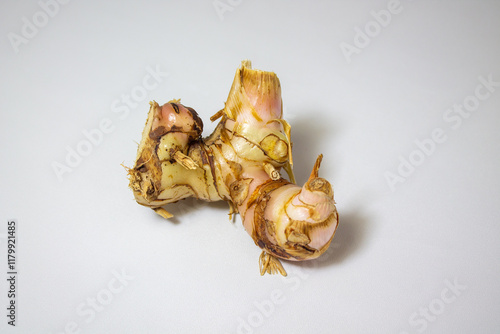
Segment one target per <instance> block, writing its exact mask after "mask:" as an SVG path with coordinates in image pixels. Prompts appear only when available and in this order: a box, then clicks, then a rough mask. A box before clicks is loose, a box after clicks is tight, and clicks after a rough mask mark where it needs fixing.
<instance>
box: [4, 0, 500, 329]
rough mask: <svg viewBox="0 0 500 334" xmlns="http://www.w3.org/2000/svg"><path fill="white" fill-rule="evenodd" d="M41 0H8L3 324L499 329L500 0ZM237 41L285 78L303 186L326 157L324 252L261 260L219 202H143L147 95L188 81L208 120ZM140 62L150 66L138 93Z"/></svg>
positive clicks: (189, 99)
mask: <svg viewBox="0 0 500 334" xmlns="http://www.w3.org/2000/svg"><path fill="white" fill-rule="evenodd" d="M41 3H42V5H40V4H39V3H38V2H37V1H24V2H22V3H18V2H15V1H3V2H2V4H1V5H0V13H1V14H0V22H1V23H0V36H1V37H2V38H1V40H0V51H1V57H2V65H1V70H0V71H1V72H0V78H1V79H0V84H1V86H0V88H1V92H2V93H1V95H0V112H1V120H0V122H1V124H0V140H1V150H0V156H1V162H2V163H1V166H0V182H1V188H0V189H1V190H0V196H1V197H0V256H1V258H0V268H1V270H0V272H2V273H3V274H0V278H1V279H0V282H1V283H0V305H1V307H0V309H1V310H3V311H0V319H1V320H0V332H2V333H47V334H48V333H53V334H55V333H72V332H74V333H271V332H276V333H299V332H302V333H396V334H402V333H420V332H425V333H497V332H498V328H499V326H500V320H499V319H500V318H499V317H498V313H499V311H500V289H499V284H498V282H499V281H500V260H499V259H500V257H499V255H500V252H499V251H500V243H499V241H498V240H499V236H500V222H499V217H500V212H499V208H498V205H499V199H500V191H499V188H500V176H499V172H498V171H499V169H500V159H499V148H498V147H499V142H500V135H499V132H498V129H499V125H500V116H499V107H500V85H499V82H500V62H499V60H500V20H499V17H500V3H499V2H497V1H424V0H422V1H410V0H401V1H400V3H399V5H398V6H395V7H394V8H395V11H397V13H392V14H391V17H390V18H388V17H387V16H385V17H384V16H383V13H388V12H387V8H388V2H387V1H355V2H354V1H317V2H306V1H264V0H261V1H250V0H242V1H239V0H231V1H230V0H220V2H218V3H217V2H215V3H216V4H218V6H219V7H217V8H218V9H217V8H216V6H214V1H212V0H206V1H183V2H180V1H178V2H175V3H173V2H166V1H144V2H139V1H106V2H97V1H94V2H89V1H71V2H69V3H67V4H59V5H58V8H56V7H55V6H54V5H53V3H54V2H53V1H52V2H50V1H49V0H41ZM44 3H52V5H51V6H52V7H50V6H49V7H47V6H45V7H47V8H49V9H46V10H48V11H51V13H50V14H51V16H49V15H48V14H44V11H43V9H42V6H43V4H44ZM221 4H226V7H223V5H221ZM391 8H392V7H391ZM394 8H392V9H394ZM372 11H374V13H375V14H373V13H371V12H372ZM376 13H379V14H376ZM381 13H382V14H381ZM389 13H390V12H389ZM377 15H378V16H379V20H384V19H385V21H381V22H382V23H383V24H384V25H385V26H384V27H382V26H381V24H380V23H377V21H376V19H375V16H377ZM44 19H45V20H44ZM33 24H38V27H37V26H36V25H34V29H35V30H34V29H33V27H32V29H31V30H30V28H29V26H30V25H33ZM365 29H368V30H369V29H372V30H369V31H368V33H369V35H371V37H370V36H368V41H367V39H366V38H365V39H363V36H362V35H364V34H365V33H363V31H365ZM359 31H361V33H360V32H359ZM21 40H22V42H20V41H21ZM16 41H17V42H16ZM342 43H344V44H342ZM363 43H364V44H363ZM347 44H349V45H351V49H352V48H354V47H356V48H357V51H356V52H355V53H352V54H350V55H349V54H348V53H346V52H343V51H342V47H344V49H345V48H346V47H347V46H346V45H347ZM347 48H348V47H347ZM247 58H248V59H251V60H252V63H253V67H254V68H258V69H262V70H268V71H274V72H276V73H277V74H278V77H279V78H280V80H281V86H282V96H283V101H284V106H285V116H284V117H285V118H286V119H288V120H289V122H290V123H291V125H292V139H293V142H294V152H293V154H294V160H295V166H294V170H295V174H296V176H297V181H298V182H299V183H300V184H302V183H303V182H304V181H305V180H306V177H307V175H308V174H309V173H310V170H311V168H312V165H313V163H314V160H315V158H316V156H317V155H318V154H319V153H323V154H324V156H325V157H324V160H323V164H322V168H321V170H320V175H321V176H323V177H325V178H327V179H328V180H329V181H330V182H331V183H332V185H333V187H334V191H335V199H336V201H337V203H338V211H339V214H340V226H339V228H338V231H337V235H336V236H335V239H334V241H333V243H332V245H331V248H330V251H329V252H328V253H326V254H325V255H323V257H322V258H320V259H318V260H316V261H311V262H308V263H307V262H306V263H299V264H295V263H289V262H285V263H284V267H285V269H286V270H287V271H288V273H289V276H288V277H287V278H281V277H279V276H269V275H266V276H264V277H261V276H260V274H259V269H258V256H259V254H260V249H259V248H258V247H256V246H255V245H254V243H253V241H252V239H251V238H250V236H248V235H247V233H246V232H245V230H244V229H243V227H242V225H241V220H240V218H239V217H238V218H237V219H236V222H235V223H230V222H228V219H227V212H228V207H227V205H226V204H225V203H214V204H207V203H202V202H197V201H194V200H186V201H183V202H181V203H179V204H178V205H171V206H168V210H169V211H172V212H173V213H174V214H176V215H177V216H176V218H175V219H173V220H172V221H166V220H164V219H162V218H161V217H159V216H157V215H156V214H155V213H154V212H152V211H151V210H149V209H147V208H145V207H142V206H139V205H138V204H136V203H135V201H134V199H133V196H132V192H131V191H130V189H128V181H127V177H126V172H125V170H124V168H123V167H122V166H121V165H120V164H121V163H124V164H125V165H128V166H131V165H132V164H133V162H134V158H135V155H136V149H137V144H136V142H138V141H139V140H140V138H141V131H142V128H143V126H144V122H145V120H146V116H147V111H148V109H149V105H148V102H149V101H150V100H153V99H154V100H156V101H157V102H158V103H160V104H162V103H165V102H167V101H168V100H170V99H172V98H182V102H183V103H184V104H186V105H188V106H191V107H193V108H195V109H196V110H197V111H198V113H199V114H200V116H201V118H202V119H203V120H204V121H205V131H204V134H205V135H208V134H209V133H210V132H211V130H213V128H214V125H213V124H210V121H209V117H210V116H211V115H212V114H214V113H215V112H216V111H218V110H219V109H221V108H222V107H223V105H224V104H223V103H224V101H225V100H226V97H227V94H228V92H229V88H230V86H231V83H232V79H233V76H234V73H235V71H236V68H237V67H238V66H239V64H240V61H241V60H243V59H247ZM148 69H149V71H151V70H155V69H158V71H159V72H161V73H162V74H161V75H159V76H158V81H156V82H155V81H154V80H150V81H148V83H149V86H148V87H149V88H151V85H153V84H154V86H155V88H154V89H147V90H146V89H145V88H144V87H143V88H141V87H142V85H143V79H144V78H145V77H146V76H147V75H148ZM164 73H168V76H167V75H165V74H164ZM480 77H482V78H483V79H484V80H488V77H490V81H493V82H494V84H490V87H489V88H490V90H491V91H488V88H486V87H485V86H481V85H482V84H481V81H480V79H479V78H480ZM478 86H481V87H479V88H477V87H478ZM144 92H146V94H144ZM477 92H479V94H480V96H481V98H482V100H480V99H477V98H476V97H475V94H477ZM132 94H135V95H133V96H134V97H135V100H134V97H131V99H132V100H131V103H130V105H129V106H127V104H126V103H125V102H124V100H123V99H124V98H126V97H125V95H128V96H131V95H132ZM141 94H142V95H141ZM474 102H478V104H477V105H474ZM464 103H470V105H469V106H468V108H469V109H473V111H472V112H470V116H468V117H466V118H460V120H461V123H458V122H460V120H457V115H458V114H456V113H454V114H451V113H450V111H449V110H450V108H453V106H454V105H457V106H460V105H463V104H464ZM118 108H121V109H118ZM119 110H121V112H115V111H119ZM464 110H465V109H464ZM126 111H127V113H126V114H125V112H126ZM451 112H453V110H452V111H451ZM452 116H453V117H455V118H453V119H450V117H452ZM447 117H448V118H447ZM106 119H108V120H107V121H106ZM446 119H448V120H446ZM101 122H104V123H106V122H111V123H110V124H111V126H110V129H108V130H109V131H108V133H105V134H103V135H102V138H98V136H97V137H95V138H94V141H95V144H91V146H90V147H89V146H88V139H87V137H86V136H85V135H84V132H85V131H87V132H89V131H90V132H91V131H92V130H93V129H97V128H99V125H100V123H101ZM436 129H438V130H437V131H438V132H439V131H441V132H442V135H441V137H440V141H441V142H440V143H436V144H434V147H432V146H433V145H432V144H429V140H428V139H429V138H431V136H432V133H433V131H435V130H436ZM439 129H441V130H439ZM86 141H87V144H85V142H86ZM416 141H419V142H425V143H427V153H428V154H426V155H425V154H424V153H422V151H419V148H418V146H417V144H416ZM86 145H87V146H86ZM78 148H80V150H82V149H83V150H85V149H86V150H87V152H86V153H87V156H83V157H81V161H76V162H75V160H73V167H70V166H69V165H68V162H67V161H66V159H67V156H68V152H69V150H77V149H78ZM419 152H420V153H419ZM410 158H411V159H412V161H413V162H414V163H415V164H417V165H418V166H416V167H414V168H409V167H408V165H407V166H406V167H405V166H403V165H405V163H404V162H402V161H403V160H406V161H409V160H410ZM57 164H60V165H59V166H61V165H64V166H66V167H67V169H66V170H65V172H64V173H63V174H62V175H60V179H61V180H60V179H59V178H58V176H57V173H56V172H55V170H54V165H57ZM406 164H408V163H406ZM405 168H406V169H405ZM69 169H70V170H71V171H69ZM398 169H400V172H401V173H402V175H399V176H398ZM391 173H392V174H391ZM388 175H392V176H391V177H392V179H393V180H396V181H394V182H395V183H394V184H393V186H392V187H391V184H390V182H388V181H387V177H388ZM396 176H397V177H399V179H394V177H396ZM402 180H404V181H405V182H400V181H402ZM8 219H16V220H17V222H18V230H17V234H18V244H17V247H18V250H17V265H18V267H17V269H18V272H19V276H18V285H17V292H18V295H17V299H16V302H17V304H16V305H17V320H16V327H15V328H12V327H11V326H9V325H7V320H8V319H7V317H6V314H7V310H6V307H7V303H8V302H9V300H8V298H7V290H8V286H7V282H6V279H5V278H2V277H6V276H7V275H6V272H7V268H6V248H7V246H6V239H5V238H6V236H7V234H6V233H7V221H8ZM117 273H122V274H123V275H125V279H124V281H123V282H120V281H117V280H116V279H115V278H114V277H115V275H117ZM4 275H5V276H4ZM449 286H454V288H453V289H450V288H449ZM112 291H114V292H112ZM92 300H96V302H95V303H97V304H96V305H95V306H94V308H92V306H91V304H92ZM101 303H102V304H104V305H101ZM97 310H98V311H97Z"/></svg>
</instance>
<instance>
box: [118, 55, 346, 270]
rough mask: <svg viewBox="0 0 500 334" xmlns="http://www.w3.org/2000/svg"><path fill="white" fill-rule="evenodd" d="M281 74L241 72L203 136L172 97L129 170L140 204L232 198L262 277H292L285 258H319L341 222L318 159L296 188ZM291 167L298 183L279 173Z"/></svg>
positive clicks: (152, 117) (149, 124)
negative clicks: (257, 252)
mask: <svg viewBox="0 0 500 334" xmlns="http://www.w3.org/2000/svg"><path fill="white" fill-rule="evenodd" d="M282 116H283V115H282V102H281V87H280V83H279V80H278V78H277V76H276V74H274V73H272V72H265V71H259V70H253V69H251V64H250V62H249V61H243V62H242V65H241V67H240V68H238V70H237V71H236V75H235V78H234V81H233V85H232V87H231V90H230V92H229V96H228V99H227V102H226V104H225V107H224V108H223V109H222V110H220V111H218V112H217V113H216V114H214V115H213V116H212V117H211V118H210V119H211V120H212V121H215V120H217V119H220V121H219V124H218V125H217V127H216V128H215V130H214V132H213V133H212V134H211V135H210V136H208V137H207V138H204V139H202V138H201V133H202V129H203V123H202V121H201V119H200V118H199V117H198V114H197V113H196V111H195V110H194V109H192V108H189V107H185V106H184V105H182V104H180V100H172V101H170V102H168V103H166V104H164V105H163V106H159V105H158V104H157V103H156V102H154V101H153V102H151V108H150V111H149V114H148V119H147V121H146V126H145V128H144V131H143V135H142V140H141V143H140V144H139V149H138V154H137V158H136V162H135V166H134V168H131V169H128V173H129V178H130V187H131V188H132V190H133V191H134V195H135V199H136V201H137V202H138V203H139V204H141V205H144V206H148V207H151V208H153V210H155V212H157V213H158V214H160V215H161V216H163V217H165V218H169V217H172V215H171V214H170V213H168V212H167V211H166V210H165V209H163V208H161V206H163V205H165V204H168V203H173V202H177V201H179V200H181V199H183V198H186V197H189V196H194V197H196V198H199V199H202V200H206V201H218V200H225V201H227V202H228V203H229V206H230V212H229V218H230V219H231V218H232V214H234V213H240V215H241V217H242V220H243V225H244V226H245V229H246V230H247V232H248V233H249V234H250V235H251V236H252V238H253V240H254V242H255V244H256V245H257V246H259V247H260V248H261V249H262V250H263V252H262V254H261V256H260V258H259V263H260V270H261V274H264V273H266V272H267V273H269V274H275V273H280V274H282V275H284V276H286V271H285V270H284V268H283V267H282V265H281V263H280V261H279V259H280V258H281V259H286V260H293V261H301V260H307V259H313V258H316V257H318V256H319V255H321V254H322V253H324V252H325V251H326V249H327V248H328V246H329V245H330V242H331V240H332V238H333V236H334V234H335V231H336V229H337V226H338V215H337V210H336V207H335V202H334V200H333V190H332V187H331V185H330V183H329V182H328V181H327V180H325V179H323V178H321V177H319V176H318V170H319V167H320V164H321V159H322V155H320V156H319V157H318V159H317V160H316V163H315V165H314V167H313V170H312V172H311V175H310V177H309V179H308V181H307V182H306V183H305V184H304V186H303V187H299V186H297V185H295V184H294V183H295V178H294V175H293V171H292V165H293V160H292V143H291V132H290V125H289V124H288V123H287V122H286V121H285V120H284V119H282ZM281 168H283V169H284V170H285V171H286V172H287V174H288V176H289V178H290V181H291V182H290V181H287V180H286V179H283V178H282V177H281V175H280V173H279V171H280V169H281Z"/></svg>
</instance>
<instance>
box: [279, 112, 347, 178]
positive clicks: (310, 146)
mask: <svg viewBox="0 0 500 334" xmlns="http://www.w3.org/2000/svg"><path fill="white" fill-rule="evenodd" d="M315 114H317V111H311V110H303V111H301V112H300V113H299V114H296V115H295V116H294V117H293V120H292V121H291V122H290V125H291V126H292V131H291V136H292V143H293V151H292V154H293V173H294V174H295V179H296V181H297V183H298V184H299V185H302V184H304V182H306V181H307V179H308V178H309V175H310V174H311V170H312V168H313V166H314V162H315V161H316V158H317V157H318V155H319V154H320V153H323V154H324V155H325V156H327V155H331V154H333V152H332V151H330V152H321V151H320V150H322V149H324V145H321V144H324V141H325V136H326V135H328V139H329V140H331V138H332V134H336V133H338V131H339V130H338V128H337V127H336V126H334V124H332V123H331V122H321V120H318V119H314V118H313V117H311V115H315ZM284 118H285V119H286V115H284ZM320 147H323V148H320ZM325 167H326V168H328V169H329V170H333V171H334V168H335V166H323V167H322V168H325ZM320 173H321V169H320Z"/></svg>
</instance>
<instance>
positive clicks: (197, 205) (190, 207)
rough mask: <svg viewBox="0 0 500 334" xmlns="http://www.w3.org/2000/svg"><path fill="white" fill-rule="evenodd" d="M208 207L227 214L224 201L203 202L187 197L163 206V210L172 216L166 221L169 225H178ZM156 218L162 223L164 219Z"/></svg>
mask: <svg viewBox="0 0 500 334" xmlns="http://www.w3.org/2000/svg"><path fill="white" fill-rule="evenodd" d="M205 207H210V208H212V209H216V210H217V211H220V212H221V214H222V212H225V213H226V214H227V213H228V212H229V207H228V204H227V203H226V202H224V201H218V202H205V201H202V200H199V199H196V198H193V197H188V198H185V199H182V200H180V201H178V202H176V203H170V204H167V205H164V206H163V208H164V209H165V210H167V211H168V212H170V213H171V214H173V215H174V216H173V217H172V218H169V219H168V222H169V223H173V224H180V223H182V222H183V221H185V220H186V218H188V217H189V215H191V214H192V213H193V212H196V211H198V210H200V209H202V208H205ZM156 216H158V221H161V222H164V221H165V218H163V217H161V216H160V215H156Z"/></svg>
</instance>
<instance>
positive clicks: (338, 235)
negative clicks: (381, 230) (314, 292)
mask: <svg viewBox="0 0 500 334" xmlns="http://www.w3.org/2000/svg"><path fill="white" fill-rule="evenodd" d="M339 217H340V219H339V226H338V228H337V231H336V232H335V236H334V238H333V240H332V243H331V244H330V247H329V248H328V250H327V251H326V252H325V253H324V254H322V255H321V256H320V257H319V258H317V259H314V260H310V261H302V262H287V264H288V265H291V266H297V267H301V268H311V267H317V268H322V267H328V266H332V265H335V264H338V263H341V262H343V261H345V260H347V259H348V258H349V257H352V256H353V255H354V254H355V253H356V252H359V251H360V249H362V248H363V245H365V244H366V240H367V238H368V235H369V234H370V232H371V226H370V225H369V218H368V216H366V215H365V214H363V213H362V211H355V212H348V213H344V214H342V213H340V215H339Z"/></svg>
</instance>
